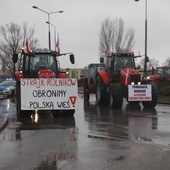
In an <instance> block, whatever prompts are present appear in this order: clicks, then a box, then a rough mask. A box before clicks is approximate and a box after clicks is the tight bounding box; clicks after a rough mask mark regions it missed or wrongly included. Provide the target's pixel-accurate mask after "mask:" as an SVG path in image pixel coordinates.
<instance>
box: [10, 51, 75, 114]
mask: <svg viewBox="0 0 170 170" xmlns="http://www.w3.org/2000/svg"><path fill="white" fill-rule="evenodd" d="M66 54H67V53H65V54H61V55H66ZM18 57H20V59H21V60H22V61H21V63H22V64H21V67H20V68H19V70H18V71H16V72H15V77H16V80H17V96H16V98H17V113H18V115H19V116H24V115H31V113H32V112H33V111H35V112H40V113H41V112H42V111H44V110H46V111H51V112H52V114H53V115H54V116H55V115H66V114H69V115H73V114H74V112H75V107H74V106H75V102H76V98H77V95H78V94H77V79H68V78H66V77H67V74H66V72H64V71H61V70H60V68H59V63H58V60H57V57H59V56H58V55H57V53H56V52H55V51H52V50H37V51H33V52H31V53H26V52H25V51H24V50H22V52H21V54H20V55H18V54H16V53H14V54H13V62H14V63H17V60H18ZM74 60H75V59H74V55H73V54H72V53H70V61H71V63H72V64H74ZM72 92H73V93H72Z"/></svg>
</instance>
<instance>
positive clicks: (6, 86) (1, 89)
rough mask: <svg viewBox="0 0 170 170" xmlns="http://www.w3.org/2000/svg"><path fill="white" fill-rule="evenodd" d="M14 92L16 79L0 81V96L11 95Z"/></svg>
mask: <svg viewBox="0 0 170 170" xmlns="http://www.w3.org/2000/svg"><path fill="white" fill-rule="evenodd" d="M15 93H16V81H15V80H14V79H7V80H5V81H3V82H1V83H0V96H3V97H13V96H14V95H15Z"/></svg>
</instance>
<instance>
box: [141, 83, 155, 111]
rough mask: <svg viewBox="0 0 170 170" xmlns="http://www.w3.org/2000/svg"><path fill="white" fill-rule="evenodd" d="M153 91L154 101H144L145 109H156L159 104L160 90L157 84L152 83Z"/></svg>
mask: <svg viewBox="0 0 170 170" xmlns="http://www.w3.org/2000/svg"><path fill="white" fill-rule="evenodd" d="M151 89H152V100H151V101H143V102H142V104H143V107H144V108H154V107H155V106H156V104H157V98H158V96H157V95H158V90H157V86H156V84H155V83H151Z"/></svg>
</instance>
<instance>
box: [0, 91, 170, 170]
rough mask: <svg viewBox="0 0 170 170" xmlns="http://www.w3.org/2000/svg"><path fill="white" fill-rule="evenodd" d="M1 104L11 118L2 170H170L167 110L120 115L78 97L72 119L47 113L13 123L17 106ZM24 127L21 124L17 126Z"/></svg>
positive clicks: (0, 150) (0, 137)
mask: <svg viewBox="0 0 170 170" xmlns="http://www.w3.org/2000/svg"><path fill="white" fill-rule="evenodd" d="M13 102H14V101H11V100H1V102H0V108H1V111H2V114H1V115H3V116H6V117H8V118H9V123H8V125H7V127H6V128H5V129H4V130H3V131H2V132H1V133H0V170H9V169H13V170H46V169H47V170H54V169H63V170H65V169H66V170H72V169H75V170H87V169H94V170H107V169H108V170H113V169H115V170H122V169H127V170H137V169H138V170H146V169H148V170H152V169H154V170H160V169H164V170H166V169H167V170H169V169H170V165H169V164H170V163H169V162H170V123H169V122H170V106H168V105H159V104H158V105H157V106H156V108H155V109H151V110H145V109H143V108H142V106H140V105H136V106H135V107H130V106H129V105H128V104H127V103H126V102H124V106H123V108H122V110H121V111H118V110H111V109H109V108H108V107H106V106H102V107H98V106H96V103H95V98H94V96H93V95H92V96H91V98H90V102H89V103H84V102H83V95H82V94H79V104H78V109H77V110H76V113H75V115H74V116H73V117H69V118H57V119H53V118H52V116H51V114H50V113H47V114H45V115H44V116H43V117H39V118H38V117H37V116H34V117H32V119H31V118H25V119H22V120H21V122H16V111H15V103H13ZM20 123H22V124H20Z"/></svg>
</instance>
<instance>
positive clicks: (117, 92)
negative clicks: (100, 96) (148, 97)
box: [109, 83, 123, 109]
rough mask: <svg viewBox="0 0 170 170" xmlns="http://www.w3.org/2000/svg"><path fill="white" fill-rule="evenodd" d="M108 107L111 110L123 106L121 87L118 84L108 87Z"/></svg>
mask: <svg viewBox="0 0 170 170" xmlns="http://www.w3.org/2000/svg"><path fill="white" fill-rule="evenodd" d="M109 105H110V106H111V107H112V108H113V109H121V108H122V105H123V94H122V87H121V84H119V83H112V84H110V85H109Z"/></svg>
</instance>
